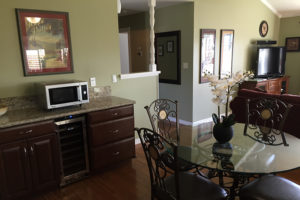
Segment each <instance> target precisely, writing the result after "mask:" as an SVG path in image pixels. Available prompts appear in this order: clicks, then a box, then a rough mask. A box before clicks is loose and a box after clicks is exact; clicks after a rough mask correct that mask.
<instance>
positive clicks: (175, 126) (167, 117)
mask: <svg viewBox="0 0 300 200" xmlns="http://www.w3.org/2000/svg"><path fill="white" fill-rule="evenodd" d="M145 109H146V111H147V114H148V117H149V120H150V123H151V126H152V130H153V131H155V132H157V133H159V134H161V135H162V136H163V137H164V138H166V139H167V140H168V141H169V142H172V143H175V144H179V142H180V137H179V121H178V102H177V101H176V100H175V101H172V100H169V99H157V100H155V101H153V102H152V103H151V104H150V105H149V106H145ZM162 157H163V159H165V163H166V165H167V166H168V167H169V168H171V169H173V170H174V162H173V160H172V159H170V158H168V156H167V154H166V155H165V154H162ZM178 163H179V170H180V171H188V170H193V169H195V170H196V171H197V173H199V174H201V175H203V176H205V175H204V174H202V173H201V172H200V171H199V170H198V166H196V165H193V164H191V163H188V162H186V161H184V160H182V159H179V160H178Z"/></svg>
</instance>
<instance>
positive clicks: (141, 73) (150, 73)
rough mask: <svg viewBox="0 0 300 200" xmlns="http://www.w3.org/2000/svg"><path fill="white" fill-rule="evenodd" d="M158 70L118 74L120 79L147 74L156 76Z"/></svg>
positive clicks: (158, 72)
mask: <svg viewBox="0 0 300 200" xmlns="http://www.w3.org/2000/svg"><path fill="white" fill-rule="evenodd" d="M159 74H160V71H155V72H140V73H131V74H120V79H121V80H123V79H130V78H141V77H148V76H158V75H159Z"/></svg>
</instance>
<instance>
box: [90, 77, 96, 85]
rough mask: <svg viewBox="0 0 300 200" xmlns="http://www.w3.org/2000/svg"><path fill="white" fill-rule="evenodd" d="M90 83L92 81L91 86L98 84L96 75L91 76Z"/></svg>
mask: <svg viewBox="0 0 300 200" xmlns="http://www.w3.org/2000/svg"><path fill="white" fill-rule="evenodd" d="M90 83H91V87H95V86H96V78H95V77H91V78H90Z"/></svg>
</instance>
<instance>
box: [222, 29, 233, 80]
mask: <svg viewBox="0 0 300 200" xmlns="http://www.w3.org/2000/svg"><path fill="white" fill-rule="evenodd" d="M220 35H221V36H220V37H221V38H220V62H219V78H220V79H222V78H225V77H228V76H229V77H231V76H232V63H233V44H234V30H233V29H221V34H220Z"/></svg>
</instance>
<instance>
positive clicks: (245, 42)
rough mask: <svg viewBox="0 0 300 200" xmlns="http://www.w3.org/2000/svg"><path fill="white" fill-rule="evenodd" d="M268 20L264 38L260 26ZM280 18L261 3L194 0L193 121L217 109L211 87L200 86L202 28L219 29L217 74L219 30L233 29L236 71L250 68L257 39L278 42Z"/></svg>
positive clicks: (217, 50) (217, 43) (203, 117)
mask: <svg viewBox="0 0 300 200" xmlns="http://www.w3.org/2000/svg"><path fill="white" fill-rule="evenodd" d="M262 20H266V21H267V22H268V24H269V32H268V35H267V36H266V37H265V38H261V37H260V35H259V32H258V28H259V24H260V22H261V21H262ZM279 25H280V20H279V18H278V17H277V16H276V15H274V14H273V13H272V12H271V11H270V10H269V9H268V8H267V7H266V6H265V5H264V4H263V3H262V2H261V1H260V0H242V1H241V0H209V1H208V0H195V1H194V68H193V111H194V112H193V121H194V122H195V121H198V120H201V119H205V118H209V117H210V116H211V114H212V113H213V112H216V108H217V106H216V105H215V104H213V103H212V102H211V99H212V95H211V91H210V90H211V88H210V87H209V84H208V83H206V84H199V43H200V29H202V28H211V29H216V31H217V35H216V39H217V40H216V58H215V61H216V62H215V73H216V74H218V69H219V46H220V30H221V29H234V47H233V72H236V71H238V70H243V69H250V67H251V65H253V61H252V60H251V57H252V53H251V52H252V51H253V47H254V45H252V44H251V42H252V41H255V40H278V37H279Z"/></svg>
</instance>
